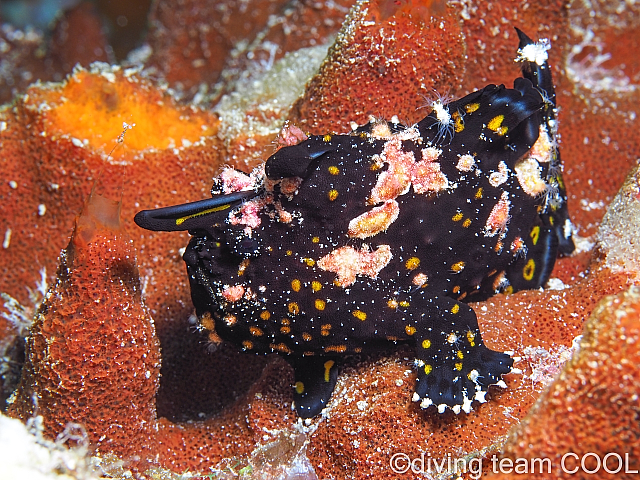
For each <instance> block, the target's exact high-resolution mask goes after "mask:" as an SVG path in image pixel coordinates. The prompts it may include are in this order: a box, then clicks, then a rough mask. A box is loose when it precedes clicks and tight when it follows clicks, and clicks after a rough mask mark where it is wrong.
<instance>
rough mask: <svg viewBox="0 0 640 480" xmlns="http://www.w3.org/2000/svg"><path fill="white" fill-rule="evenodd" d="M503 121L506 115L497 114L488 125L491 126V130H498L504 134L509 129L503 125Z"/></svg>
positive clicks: (500, 133)
mask: <svg viewBox="0 0 640 480" xmlns="http://www.w3.org/2000/svg"><path fill="white" fill-rule="evenodd" d="M503 121H504V115H497V116H495V117H493V118H492V119H491V120H489V123H488V124H487V127H488V128H489V130H491V131H493V132H496V133H497V134H498V135H500V136H502V135H504V134H506V133H507V131H508V130H509V129H508V128H507V127H505V126H503V125H502V122H503Z"/></svg>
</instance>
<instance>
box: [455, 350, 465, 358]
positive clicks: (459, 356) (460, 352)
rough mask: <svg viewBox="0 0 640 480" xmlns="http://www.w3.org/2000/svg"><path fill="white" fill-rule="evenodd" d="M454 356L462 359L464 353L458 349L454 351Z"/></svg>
mask: <svg viewBox="0 0 640 480" xmlns="http://www.w3.org/2000/svg"><path fill="white" fill-rule="evenodd" d="M456 356H457V357H458V358H459V359H460V360H462V359H463V358H464V353H462V350H458V351H457V352H456Z"/></svg>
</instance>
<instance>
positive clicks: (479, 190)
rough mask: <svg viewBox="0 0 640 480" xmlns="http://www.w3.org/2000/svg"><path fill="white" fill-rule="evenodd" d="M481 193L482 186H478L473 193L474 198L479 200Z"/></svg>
mask: <svg viewBox="0 0 640 480" xmlns="http://www.w3.org/2000/svg"><path fill="white" fill-rule="evenodd" d="M482 195H483V190H482V187H479V188H478V190H476V194H475V197H476V200H480V199H481V198H482Z"/></svg>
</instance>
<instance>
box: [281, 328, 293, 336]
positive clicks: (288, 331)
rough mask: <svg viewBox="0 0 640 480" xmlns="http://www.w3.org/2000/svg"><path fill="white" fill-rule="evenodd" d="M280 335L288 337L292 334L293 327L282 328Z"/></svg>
mask: <svg viewBox="0 0 640 480" xmlns="http://www.w3.org/2000/svg"><path fill="white" fill-rule="evenodd" d="M280 333H282V334H283V335H288V334H289V333H291V327H280Z"/></svg>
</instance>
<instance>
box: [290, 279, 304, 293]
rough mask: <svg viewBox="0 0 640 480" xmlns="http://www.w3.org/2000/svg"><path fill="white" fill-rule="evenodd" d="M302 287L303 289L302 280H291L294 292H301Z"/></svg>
mask: <svg viewBox="0 0 640 480" xmlns="http://www.w3.org/2000/svg"><path fill="white" fill-rule="evenodd" d="M301 287H302V284H301V283H300V280H298V279H297V278H294V279H293V280H291V288H292V289H293V291H294V292H299V291H300V288H301Z"/></svg>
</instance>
